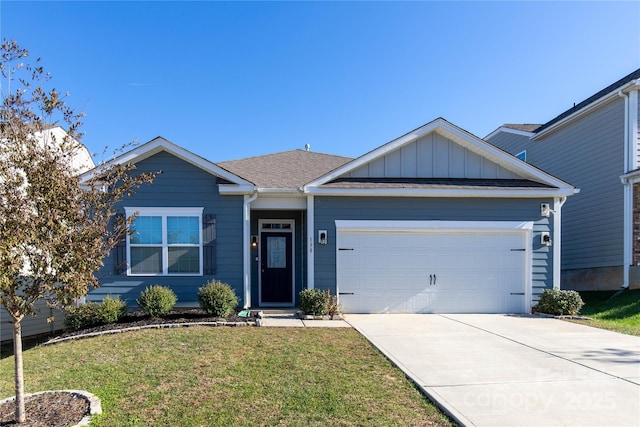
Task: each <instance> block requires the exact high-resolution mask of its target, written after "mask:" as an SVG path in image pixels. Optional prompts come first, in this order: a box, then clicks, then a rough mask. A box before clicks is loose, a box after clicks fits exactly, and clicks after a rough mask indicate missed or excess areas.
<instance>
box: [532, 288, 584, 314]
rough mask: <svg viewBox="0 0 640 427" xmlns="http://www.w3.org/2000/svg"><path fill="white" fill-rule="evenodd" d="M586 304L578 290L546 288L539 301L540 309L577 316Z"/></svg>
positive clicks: (550, 312) (549, 312)
mask: <svg viewBox="0 0 640 427" xmlns="http://www.w3.org/2000/svg"><path fill="white" fill-rule="evenodd" d="M583 305H584V302H582V298H580V294H579V293H577V292H576V291H565V290H560V289H545V290H544V291H543V292H542V295H540V300H539V301H538V311H540V312H542V313H548V314H555V315H558V316H560V315H567V314H568V315H571V316H575V315H576V314H578V313H579V312H580V309H581V308H582V306H583Z"/></svg>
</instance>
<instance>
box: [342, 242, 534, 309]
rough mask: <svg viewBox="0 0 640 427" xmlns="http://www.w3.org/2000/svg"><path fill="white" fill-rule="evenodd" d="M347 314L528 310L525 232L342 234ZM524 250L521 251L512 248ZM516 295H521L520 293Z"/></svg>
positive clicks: (344, 299)
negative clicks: (524, 250)
mask: <svg viewBox="0 0 640 427" xmlns="http://www.w3.org/2000/svg"><path fill="white" fill-rule="evenodd" d="M339 239H340V242H339V246H340V247H343V248H344V247H348V248H349V249H352V250H349V251H339V253H338V256H339V261H338V269H339V271H338V287H339V292H340V293H341V295H340V302H341V304H342V308H343V310H344V311H345V312H352V313H356V312H358V313H367V312H414V313H421V312H440V313H464V312H473V313H500V312H523V311H524V309H525V307H524V300H525V296H524V283H525V279H524V272H525V252H523V251H521V250H520V249H523V248H524V244H525V233H523V232H517V233H514V232H455V231H447V232H441V231H436V232H430V231H429V232H402V233H400V232H362V231H360V232H339ZM512 249H516V251H512ZM512 294H516V295H512Z"/></svg>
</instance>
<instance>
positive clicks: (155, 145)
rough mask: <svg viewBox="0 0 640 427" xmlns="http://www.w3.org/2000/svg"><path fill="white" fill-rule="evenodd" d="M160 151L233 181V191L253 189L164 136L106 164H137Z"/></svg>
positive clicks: (89, 175)
mask: <svg viewBox="0 0 640 427" xmlns="http://www.w3.org/2000/svg"><path fill="white" fill-rule="evenodd" d="M160 152H167V153H169V154H171V155H173V156H175V157H177V158H179V159H181V160H183V161H185V162H187V163H190V164H192V165H193V166H196V167H198V168H200V169H202V170H204V171H205V172H208V173H210V174H212V175H215V176H217V177H219V178H222V179H224V180H225V181H228V182H229V183H231V186H233V187H235V188H234V189H233V192H238V191H240V192H243V191H245V190H246V191H250V190H253V188H254V185H253V183H251V182H249V181H247V180H245V179H243V178H241V177H239V176H237V175H235V174H233V173H231V172H229V171H227V170H225V169H223V168H221V167H220V166H218V165H216V164H215V163H212V162H210V161H209V160H207V159H205V158H203V157H200V156H198V155H196V154H194V153H192V152H190V151H188V150H186V149H184V148H182V147H180V146H179V145H176V144H174V143H173V142H171V141H168V140H166V139H164V138H162V137H156V138H154V139H152V140H151V141H149V142H147V143H145V144H142V145H140V146H138V147H136V148H134V149H133V150H131V151H128V152H126V153H124V154H122V155H120V156H118V157H116V158H114V159H112V160H110V161H108V162H107V163H106V165H110V164H114V163H115V164H136V163H138V162H140V161H142V160H145V159H147V158H149V157H151V156H153V155H155V154H158V153H160ZM99 169H100V167H97V168H95V169H92V170H90V171H89V172H87V173H85V174H84V175H83V176H82V179H83V181H86V180H88V179H90V178H91V177H92V176H93V175H94V174H95V173H99Z"/></svg>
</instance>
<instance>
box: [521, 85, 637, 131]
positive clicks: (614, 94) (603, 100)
mask: <svg viewBox="0 0 640 427" xmlns="http://www.w3.org/2000/svg"><path fill="white" fill-rule="evenodd" d="M638 85H640V80H633V81H631V82H629V83H627V84H626V85H624V86H622V87H619V88H616V89H614V90H612V91H611V92H609V93H608V94H606V95H604V96H602V97H600V98H598V99H596V100H595V101H593V102H592V103H591V104H589V105H586V106H584V107H582V108H581V109H580V110H578V111H576V112H574V113H573V114H570V115H568V116H567V117H565V118H563V119H562V120H560V121H558V122H556V123H554V124H553V125H551V126H549V127H548V128H546V129H543V130H542V131H540V132H537V133H536V134H535V135H534V136H533V137H532V138H531V139H532V140H534V141H537V140H539V139H542V138H544V137H545V136H547V135H549V134H550V133H552V132H555V131H556V130H557V129H559V128H561V127H563V126H565V125H567V124H569V123H571V122H572V121H574V120H576V119H578V118H580V117H582V116H584V115H586V114H589V113H591V112H592V111H593V110H595V109H598V108H600V107H601V106H602V105H604V104H607V103H609V102H612V101H615V100H617V99H620V97H619V96H618V92H620V91H622V92H628V91H631V90H633V88H634V87H635V86H638Z"/></svg>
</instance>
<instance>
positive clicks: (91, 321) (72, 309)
mask: <svg viewBox="0 0 640 427" xmlns="http://www.w3.org/2000/svg"><path fill="white" fill-rule="evenodd" d="M97 306H98V304H95V303H92V302H87V303H85V304H81V305H71V306H68V307H65V309H64V328H65V329H66V330H70V331H78V330H80V329H85V328H90V327H92V326H96V325H97V316H96V312H97V311H98V310H97Z"/></svg>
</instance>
